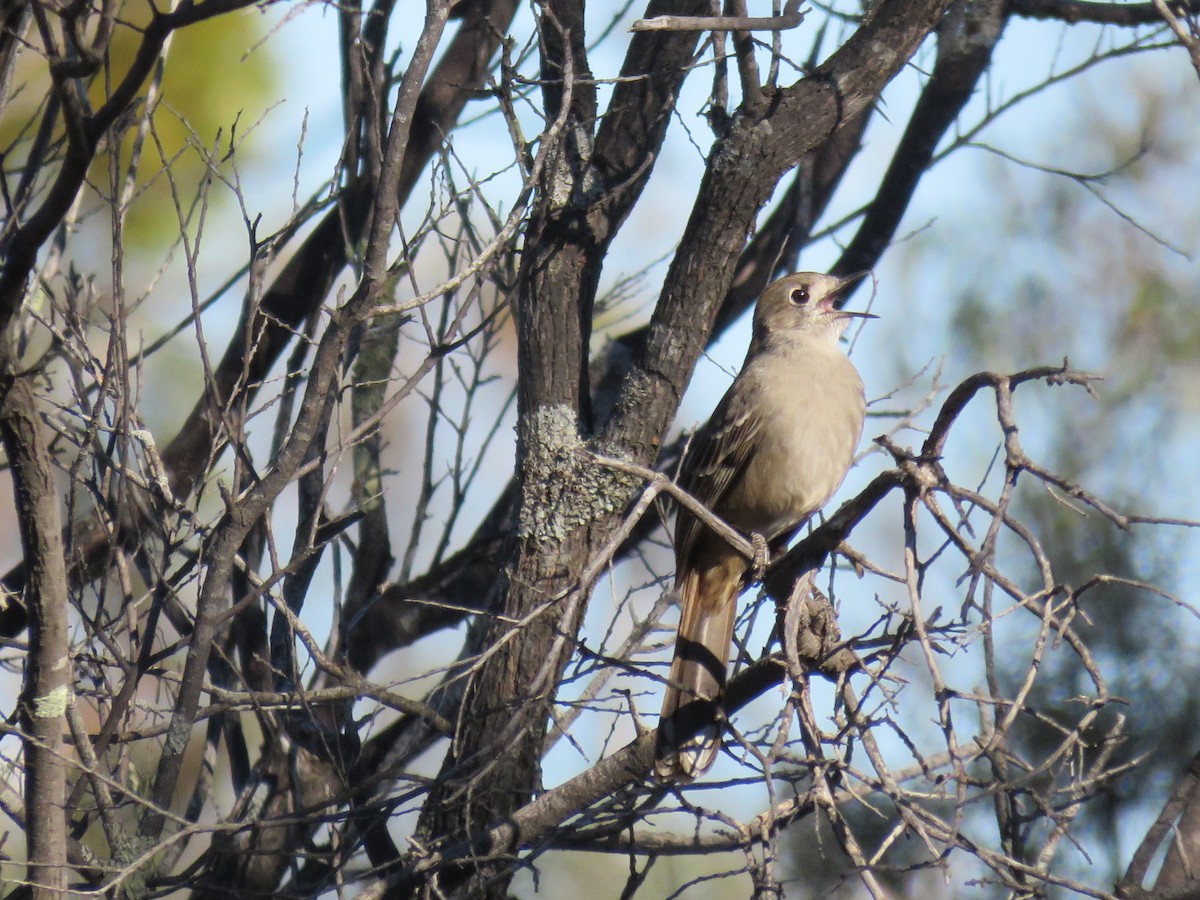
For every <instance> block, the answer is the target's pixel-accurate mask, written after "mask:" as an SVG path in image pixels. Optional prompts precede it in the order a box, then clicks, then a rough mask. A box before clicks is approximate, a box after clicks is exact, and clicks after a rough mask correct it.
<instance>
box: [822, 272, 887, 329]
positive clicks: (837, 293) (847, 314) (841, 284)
mask: <svg viewBox="0 0 1200 900" xmlns="http://www.w3.org/2000/svg"><path fill="white" fill-rule="evenodd" d="M870 274H871V272H870V270H867V271H864V272H855V273H854V274H853V275H847V276H845V277H844V278H841V279H839V281H838V286H837V287H836V288H834V291H833V302H834V303H837V302H838V301H839V300H841V298H842V297H843V296H844V295H845V294H848V293H850V291H851V290H853V289H854V288H855V287H856V286H857V285H858V283H859V282H860V281H862V280H863V279H864V278H866V277H867V276H868V275H870ZM838 315H839V316H841V317H843V318H846V319H878V318H879V316H877V315H875V313H869V312H855V311H853V310H849V309H839V310H838Z"/></svg>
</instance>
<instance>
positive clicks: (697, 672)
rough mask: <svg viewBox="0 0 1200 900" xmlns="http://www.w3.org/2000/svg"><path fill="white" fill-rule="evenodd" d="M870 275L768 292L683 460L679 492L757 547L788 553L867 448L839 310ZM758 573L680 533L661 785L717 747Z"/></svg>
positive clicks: (683, 526)
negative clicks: (737, 643) (724, 697)
mask: <svg viewBox="0 0 1200 900" xmlns="http://www.w3.org/2000/svg"><path fill="white" fill-rule="evenodd" d="M863 274H865V273H860V274H858V275H851V276H849V277H847V278H837V277H834V276H832V275H820V274H816V273H813V272H801V273H799V274H796V275H788V276H786V277H784V278H781V279H779V280H778V281H776V282H774V283H773V284H771V285H769V286H768V287H767V289H766V290H765V291H764V292H763V294H762V296H761V297H760V298H759V300H758V305H757V307H756V308H755V310H754V334H753V337H752V338H751V340H750V350H749V352H748V353H747V354H746V361H745V362H744V363H743V364H742V370H741V371H740V372H739V373H738V375H737V377H736V378H735V379H734V381H733V384H731V385H730V386H729V390H728V391H726V392H725V396H724V397H722V398H721V402H720V403H719V404H717V408H716V410H715V411H714V412H713V414H712V416H711V418H709V420H708V422H706V423H705V424H704V426H703V427H702V428H701V429H700V430H699V431H698V432H697V433H696V435H695V437H694V438H693V439H692V442H691V445H690V446H689V447H688V449H687V452H686V455H685V457H684V461H683V467H682V471H681V473H680V477H679V484H680V486H681V487H682V488H683V489H684V490H686V491H687V492H688V493H689V494H691V495H692V496H693V497H695V498H696V499H697V500H699V501H700V502H702V503H703V504H704V505H705V506H706V507H707V508H708V509H709V510H711V511H712V512H713V513H714V514H716V515H717V516H718V517H719V518H720V519H722V520H724V521H725V522H727V523H728V524H729V525H732V526H733V527H734V528H736V529H738V530H739V531H742V532H744V533H746V534H748V535H750V536H751V537H752V538H754V540H755V543H756V545H760V544H761V543H762V542H763V541H764V540H765V541H766V542H768V543H771V542H775V543H776V544H778V543H786V541H787V540H788V539H789V538H790V537H791V536H792V534H794V533H795V531H796V529H797V528H798V527H799V526H800V525H801V524H802V523H803V522H804V521H805V520H806V519H807V518H808V517H809V516H811V515H812V514H813V513H815V512H816V511H817V510H818V509H820V508H821V507H822V506H824V505H825V503H826V502H827V501H828V500H829V498H830V497H831V496H832V495H833V492H834V491H836V490H837V489H838V486H839V485H840V484H841V483H842V479H843V478H845V477H846V471H847V469H849V468H850V463H851V462H852V461H853V458H854V451H855V448H857V446H858V439H859V437H860V436H861V434H862V428H863V418H864V416H865V414H866V401H865V398H864V395H863V383H862V379H861V378H860V377H859V375H858V370H856V369H855V368H854V364H853V363H851V362H850V360H849V358H847V357H846V355H845V354H844V353H843V352H842V349H841V346H840V343H839V342H840V339H841V337H842V333H843V332H844V331H845V330H846V326H847V325H848V324H849V322H850V319H852V318H854V317H862V318H874V316H872V315H870V314H869V313H859V312H847V311H844V310H839V309H838V308H837V307H836V305H835V304H836V302H837V301H838V299H839V298H840V297H841V296H842V295H843V294H844V293H845V292H846V291H847V289H848V288H850V287H852V286H853V285H854V284H855V283H857V281H858V280H859V279H860V278H861V277H862V276H863ZM750 564H751V561H750V560H748V559H747V558H746V557H745V556H743V555H742V554H741V553H739V552H738V551H737V550H735V549H733V547H731V546H730V545H729V543H728V542H727V541H725V540H724V539H723V538H721V537H719V536H718V535H717V534H716V533H715V532H714V531H712V529H710V528H708V527H706V526H705V525H703V524H702V523H701V522H700V521H699V520H698V519H697V518H696V517H695V516H693V515H691V514H690V513H688V512H687V511H686V510H684V509H680V511H679V514H678V518H677V519H676V522H675V591H676V593H677V594H678V595H679V597H680V601H681V603H682V608H683V611H682V614H681V617H680V620H679V630H678V635H677V637H676V641H675V659H674V661H673V662H672V663H671V674H670V678H669V680H668V683H667V691H666V696H665V697H664V699H663V709H662V718H661V719H660V720H659V725H658V747H657V752H656V761H655V771H656V773H657V775H658V777H659V778H661V779H664V780H672V781H676V780H690V779H693V778H696V777H698V776H700V775H702V774H703V773H704V772H705V771H707V770H708V768H709V767H710V766H711V765H712V763H713V760H714V759H716V755H717V751H718V750H719V749H720V747H721V715H720V710H719V706H720V702H721V692H722V689H723V687H724V685H725V669H726V666H727V664H728V661H729V648H730V643H731V641H732V638H733V622H734V618H735V615H736V612H737V596H738V594H739V593H740V592H741V590H742V588H743V587H744V586H745V583H746V580H747V573H748V570H749V568H750Z"/></svg>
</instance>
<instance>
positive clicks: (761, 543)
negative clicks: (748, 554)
mask: <svg viewBox="0 0 1200 900" xmlns="http://www.w3.org/2000/svg"><path fill="white" fill-rule="evenodd" d="M750 544H751V546H753V547H754V559H753V560H752V561H751V563H750V577H751V579H752V580H754V581H762V580H763V576H764V575H766V574H767V566H768V565H770V563H771V548H770V547H768V546H767V539H766V538H765V537H763V536H762V535H761V534H759V533H758V532H757V531H752V532H750Z"/></svg>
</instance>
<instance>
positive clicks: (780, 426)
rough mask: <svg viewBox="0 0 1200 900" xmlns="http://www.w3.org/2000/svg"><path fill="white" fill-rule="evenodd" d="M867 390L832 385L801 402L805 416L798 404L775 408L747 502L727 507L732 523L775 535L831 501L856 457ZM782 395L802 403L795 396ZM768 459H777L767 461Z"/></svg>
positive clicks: (749, 473)
mask: <svg viewBox="0 0 1200 900" xmlns="http://www.w3.org/2000/svg"><path fill="white" fill-rule="evenodd" d="M831 388H842V389H841V390H834V389H831ZM861 391H862V389H861V387H858V385H857V384H851V385H845V386H840V385H833V386H826V389H825V390H822V391H820V392H819V394H810V395H809V396H808V397H807V398H805V399H804V400H803V401H800V402H799V405H800V407H801V408H803V409H804V410H805V414H804V415H802V416H798V415H796V410H795V409H794V408H792V409H785V408H783V407H782V406H781V407H780V408H779V409H777V410H774V411H773V412H774V413H775V414H774V415H772V416H770V417H768V418H767V419H766V420H765V421H764V425H763V429H762V432H760V436H759V445H758V447H756V452H755V458H754V459H752V460H751V461H750V464H749V465H748V466H747V467H746V471H745V475H744V479H745V480H744V490H743V491H742V492H741V496H742V498H743V499H744V502H743V503H740V504H738V506H739V508H738V509H729V510H727V511H726V515H727V516H728V519H729V521H730V523H731V524H733V525H735V526H736V527H737V528H739V529H740V530H742V531H747V532H757V533H759V534H761V535H763V536H764V537H766V538H768V539H770V538H773V537H776V536H777V535H779V534H781V533H783V532H785V531H787V530H789V529H791V528H793V527H795V526H796V525H797V524H799V523H800V522H801V521H803V520H804V519H806V518H808V517H809V516H810V515H812V514H813V513H814V512H816V511H817V510H818V509H820V508H821V507H822V506H824V505H825V503H826V502H828V500H829V498H830V497H831V496H832V495H833V493H834V492H835V491H836V490H837V489H838V487H839V486H840V485H841V483H842V479H843V478H844V477H845V474H846V470H847V469H848V468H849V467H850V463H851V462H852V461H853V459H854V451H855V448H856V447H857V446H858V439H859V436H860V435H861V433H862V422H863V418H862V417H863V407H864V403H863V399H862V392H861ZM782 399H783V401H784V403H787V402H789V400H790V402H792V403H797V402H798V401H797V400H796V398H795V396H794V395H793V397H791V398H782ZM768 460H770V461H773V462H770V463H768V464H766V465H763V464H762V463H763V462H764V461H768Z"/></svg>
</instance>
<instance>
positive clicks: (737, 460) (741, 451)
mask: <svg viewBox="0 0 1200 900" xmlns="http://www.w3.org/2000/svg"><path fill="white" fill-rule="evenodd" d="M741 388H742V385H740V384H738V383H735V384H733V385H732V386H731V387H730V389H729V391H728V392H726V394H725V396H724V397H722V398H721V402H720V403H718V404H717V408H716V409H715V410H714V411H713V414H712V416H711V417H710V418H709V420H708V421H707V422H706V423H704V425H703V426H702V427H701V428H700V430H699V431H697V432H696V434H695V436H694V437H693V438H692V441H691V444H690V445H689V446H688V448H687V455H686V456H685V457H684V459H683V467H682V471H681V472H680V475H679V486H680V487H682V488H683V489H684V490H685V491H687V492H688V493H689V494H691V495H692V496H693V497H695V498H696V499H697V500H699V501H700V502H701V503H703V504H704V505H705V506H706V507H708V508H709V509H710V510H713V511H715V512H716V513H717V514H718V515H720V511H721V499H722V498H723V497H724V496H725V495H726V494H727V493H728V492H729V489H730V488H731V487H732V486H733V485H734V484H736V483H737V481H738V480H739V479H740V478H741V477H742V476H743V474H744V473H745V471H746V468H747V466H749V464H750V461H751V459H753V457H754V452H755V448H756V446H757V444H758V441H756V440H755V437H756V436H757V434H758V432H759V430H760V428H761V427H762V420H761V418H760V417H759V416H757V415H754V414H753V413H752V410H753V407H752V405H751V404H749V403H747V402H746V401H745V400H744V399H743V397H742V390H741ZM701 527H702V526H701V524H700V522H699V521H698V520H697V519H696V518H695V517H694V516H692V515H690V514H689V513H688V512H687V511H686V510H683V509H681V510H680V512H679V518H678V520H677V522H676V525H675V553H676V557H677V558H678V559H686V558H687V557H688V555H689V552H690V550H691V548H692V546H693V545H694V544H695V543H696V538H697V536H698V535H699V534H700V529H701Z"/></svg>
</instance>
